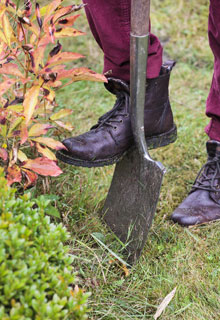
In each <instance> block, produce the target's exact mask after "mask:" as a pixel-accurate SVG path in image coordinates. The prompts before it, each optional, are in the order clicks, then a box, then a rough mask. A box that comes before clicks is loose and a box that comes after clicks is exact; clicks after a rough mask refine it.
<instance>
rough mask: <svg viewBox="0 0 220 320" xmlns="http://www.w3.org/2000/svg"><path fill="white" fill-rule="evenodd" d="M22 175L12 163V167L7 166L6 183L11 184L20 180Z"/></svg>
mask: <svg viewBox="0 0 220 320" xmlns="http://www.w3.org/2000/svg"><path fill="white" fill-rule="evenodd" d="M21 179H22V175H21V169H20V168H19V167H18V166H17V165H16V164H14V165H13V166H12V167H8V169H7V181H8V185H9V186H10V185H12V183H14V182H21Z"/></svg>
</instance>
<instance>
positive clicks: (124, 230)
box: [102, 0, 165, 263]
mask: <svg viewBox="0 0 220 320" xmlns="http://www.w3.org/2000/svg"><path fill="white" fill-rule="evenodd" d="M149 13H150V0H132V1H131V36H130V38H131V45H130V47H131V49H130V63H131V70H130V71H131V72H130V74H131V76H130V96H131V99H130V108H131V122H132V130H133V135H134V140H135V146H134V147H133V148H132V149H130V150H129V151H128V153H127V154H126V155H125V156H124V157H123V158H122V160H121V161H120V162H119V163H117V165H116V168H115V172H114V176H113V179H112V183H111V186H110V189H109V192H108V195H107V198H106V201H105V204H104V209H103V211H102V214H103V217H104V220H105V221H106V223H107V225H108V226H109V227H110V228H111V229H112V231H113V232H114V233H115V234H116V235H117V237H118V238H119V239H120V240H121V241H122V242H123V243H124V246H125V249H126V251H127V253H128V261H129V262H130V263H134V262H135V261H136V260H137V259H138V258H139V256H140V254H141V251H142V249H143V247H144V244H145V242H146V239H147V234H148V231H149V229H150V227H151V224H152V220H153V217H154V214H155V211H156V206H157V202H158V198H159V194H160V188H161V184H162V179H163V175H164V172H165V168H164V166H163V165H162V164H161V163H160V162H157V161H154V160H153V159H152V158H151V157H150V155H149V153H148V149H147V144H146V140H145V134H144V102H145V90H146V87H145V86H146V67H147V52H148V41H149Z"/></svg>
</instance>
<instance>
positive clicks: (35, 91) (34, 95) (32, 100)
mask: <svg viewBox="0 0 220 320" xmlns="http://www.w3.org/2000/svg"><path fill="white" fill-rule="evenodd" d="M39 92H40V86H33V87H31V89H29V90H28V91H27V92H26V94H25V99H24V102H23V106H24V116H25V118H26V124H28V122H29V121H30V119H31V117H32V115H33V113H34V109H35V107H36V105H37V102H38V96H39Z"/></svg>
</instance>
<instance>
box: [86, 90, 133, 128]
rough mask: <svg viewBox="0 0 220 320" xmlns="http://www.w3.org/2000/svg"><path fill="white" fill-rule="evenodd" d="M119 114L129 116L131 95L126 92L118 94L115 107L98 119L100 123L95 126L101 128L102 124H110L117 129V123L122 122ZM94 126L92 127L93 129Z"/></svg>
mask: <svg viewBox="0 0 220 320" xmlns="http://www.w3.org/2000/svg"><path fill="white" fill-rule="evenodd" d="M119 116H122V117H123V116H126V117H128V116H129V95H128V94H127V93H126V92H120V93H118V94H117V99H116V102H115V104H114V107H113V108H112V109H111V110H110V111H108V112H107V113H105V114H104V115H103V116H102V117H100V118H99V119H98V123H97V124H96V125H95V126H94V127H93V128H97V129H98V128H100V127H102V126H109V127H112V128H114V129H116V128H117V127H116V125H115V123H118V122H122V120H119V119H118V117H119ZM93 128H92V129H93Z"/></svg>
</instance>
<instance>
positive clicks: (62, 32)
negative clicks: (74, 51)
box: [54, 27, 85, 39]
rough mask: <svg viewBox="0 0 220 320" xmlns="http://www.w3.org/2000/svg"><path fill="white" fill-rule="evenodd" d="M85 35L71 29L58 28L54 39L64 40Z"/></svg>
mask: <svg viewBox="0 0 220 320" xmlns="http://www.w3.org/2000/svg"><path fill="white" fill-rule="evenodd" d="M83 35H85V32H82V31H79V30H76V29H73V28H69V27H67V28H60V29H58V30H57V31H56V32H55V33H54V37H55V38H56V39H58V38H64V37H78V36H83Z"/></svg>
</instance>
